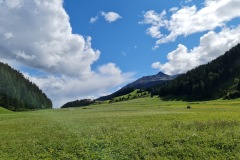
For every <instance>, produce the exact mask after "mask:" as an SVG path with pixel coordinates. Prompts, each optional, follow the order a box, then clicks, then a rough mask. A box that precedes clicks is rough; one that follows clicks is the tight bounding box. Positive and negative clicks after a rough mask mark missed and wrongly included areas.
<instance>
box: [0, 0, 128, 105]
mask: <svg viewBox="0 0 240 160" xmlns="http://www.w3.org/2000/svg"><path fill="white" fill-rule="evenodd" d="M0 15H1V18H0V24H1V25H0V59H1V61H4V62H11V63H13V62H14V63H15V64H13V65H16V64H18V65H19V66H25V67H29V68H34V69H37V70H41V71H42V72H44V73H45V75H44V77H36V76H33V74H32V73H25V74H26V75H27V76H29V77H30V79H32V80H33V81H34V82H35V83H37V84H38V85H39V86H40V88H41V89H43V91H45V92H46V93H47V95H48V96H49V97H50V98H51V99H53V101H54V105H55V106H58V107H59V105H60V104H62V101H63V100H70V99H71V100H74V99H75V98H81V97H85V96H86V95H90V96H91V95H92V96H94V95H95V96H96V95H98V94H100V93H101V92H102V91H105V90H106V89H107V88H110V87H114V86H116V85H119V84H121V83H123V82H124V81H126V80H128V78H129V77H130V75H129V74H124V73H122V72H121V70H120V69H119V68H118V67H117V66H116V65H115V64H112V63H109V64H105V65H103V66H99V68H98V70H96V71H93V70H92V68H91V65H92V64H93V63H94V62H96V61H97V60H98V59H99V57H100V51H99V50H95V49H93V48H92V46H91V37H83V36H81V35H79V34H73V33H72V28H71V25H70V22H69V16H68V15H67V13H66V11H65V10H64V8H63V0H52V1H48V0H34V1H26V0H14V1H13V0H5V1H0ZM106 16H107V15H106ZM113 17H114V16H113ZM113 17H112V18H111V15H110V18H109V21H113V20H114V18H113ZM99 82H101V83H99ZM93 92H94V93H93ZM91 93H93V94H91Z"/></svg>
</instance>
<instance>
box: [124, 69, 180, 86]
mask: <svg viewBox="0 0 240 160" xmlns="http://www.w3.org/2000/svg"><path fill="white" fill-rule="evenodd" d="M174 78H176V76H170V75H167V74H164V73H163V72H159V73H158V74H156V75H151V76H144V77H142V78H139V79H137V80H136V81H134V82H132V83H129V84H128V85H126V86H125V87H123V88H134V89H146V88H148V87H151V86H155V85H158V84H160V83H163V82H166V81H169V80H172V79H174Z"/></svg>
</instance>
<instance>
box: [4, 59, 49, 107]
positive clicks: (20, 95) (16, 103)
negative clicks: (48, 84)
mask: <svg viewBox="0 0 240 160" xmlns="http://www.w3.org/2000/svg"><path fill="white" fill-rule="evenodd" d="M0 106H2V107H4V108H6V109H9V110H14V111H17V110H32V109H46V108H52V101H51V100H50V99H49V98H48V97H47V96H46V95H45V94H44V93H43V92H42V91H41V90H40V89H39V88H38V87H37V86H36V85H35V84H34V83H32V82H30V81H29V80H27V79H25V78H24V76H23V75H22V74H21V73H19V72H18V71H16V70H14V69H12V68H11V67H10V66H8V65H7V64H3V63H1V62H0Z"/></svg>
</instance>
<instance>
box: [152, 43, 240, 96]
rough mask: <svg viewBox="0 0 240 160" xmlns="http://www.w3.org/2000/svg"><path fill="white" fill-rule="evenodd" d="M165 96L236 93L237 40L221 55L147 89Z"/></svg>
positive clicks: (239, 79)
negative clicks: (166, 81)
mask: <svg viewBox="0 0 240 160" xmlns="http://www.w3.org/2000/svg"><path fill="white" fill-rule="evenodd" d="M150 91H151V93H152V94H153V95H159V96H160V97H162V98H165V99H171V98H178V99H185V100H211V99H217V98H225V99H232V98H238V97H240V44H238V45H237V46H235V47H233V48H232V49H230V50H229V51H227V52H226V53H225V54H224V55H222V56H220V57H218V58H217V59H215V60H213V61H212V62H209V63H208V64H205V65H201V66H199V67H197V68H195V69H193V70H190V71H188V72H187V73H186V74H182V75H180V76H179V77H177V78H176V79H174V80H172V81H169V82H168V83H165V84H163V85H159V86H155V87H152V88H151V89H150Z"/></svg>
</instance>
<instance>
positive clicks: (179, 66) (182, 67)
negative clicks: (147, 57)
mask: <svg viewBox="0 0 240 160" xmlns="http://www.w3.org/2000/svg"><path fill="white" fill-rule="evenodd" d="M238 43H240V26H238V27H236V28H228V27H226V28H223V29H222V30H221V31H220V32H219V33H216V32H214V31H209V32H208V33H207V34H204V35H203V36H202V37H201V38H200V44H199V46H197V47H194V48H193V49H191V50H189V49H188V48H187V47H186V46H184V45H183V44H179V45H178V48H177V49H176V50H174V51H172V52H170V53H168V55H167V59H168V62H166V63H164V64H161V63H160V62H155V63H153V64H152V68H156V69H159V70H161V71H163V72H165V73H166V74H169V75H175V74H180V73H184V72H186V71H188V70H189V69H193V68H195V67H197V66H199V65H201V64H205V63H207V62H209V61H211V60H213V59H215V58H216V57H218V56H220V55H222V54H224V53H225V52H226V51H228V50H229V49H231V48H232V47H233V46H235V45H237V44H238Z"/></svg>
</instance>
